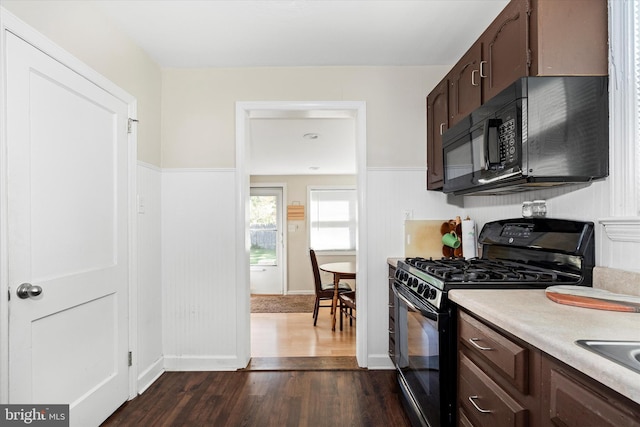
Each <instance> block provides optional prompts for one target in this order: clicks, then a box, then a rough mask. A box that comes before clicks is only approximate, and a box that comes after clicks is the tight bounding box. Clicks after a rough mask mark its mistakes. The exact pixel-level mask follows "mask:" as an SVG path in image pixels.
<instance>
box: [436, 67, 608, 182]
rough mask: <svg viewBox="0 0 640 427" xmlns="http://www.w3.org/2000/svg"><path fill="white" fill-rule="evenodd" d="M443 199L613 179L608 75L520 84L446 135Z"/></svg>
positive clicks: (540, 79)
mask: <svg viewBox="0 0 640 427" xmlns="http://www.w3.org/2000/svg"><path fill="white" fill-rule="evenodd" d="M442 149H443V162H444V165H443V166H444V187H443V191H444V192H445V193H453V194H471V193H475V194H502V193H507V192H514V191H522V190H526V189H536V188H541V187H548V186H553V185H559V184H568V183H579V182H589V181H592V180H594V179H599V178H604V177H606V176H608V174H609V96H608V78H607V77H606V76H567V77H565V76H562V77H523V78H521V79H518V80H517V81H516V82H515V83H513V84H512V85H511V86H509V87H508V88H506V89H505V90H503V91H502V92H500V93H499V94H498V95H496V96H495V97H494V98H492V99H490V100H489V101H487V102H486V103H485V104H483V105H482V106H481V107H479V108H478V109H477V110H475V111H474V112H473V113H471V114H470V115H469V116H467V117H465V118H464V119H462V120H461V121H460V122H459V123H457V124H456V125H455V126H453V127H451V128H450V129H448V130H447V131H446V132H444V134H443V135H442Z"/></svg>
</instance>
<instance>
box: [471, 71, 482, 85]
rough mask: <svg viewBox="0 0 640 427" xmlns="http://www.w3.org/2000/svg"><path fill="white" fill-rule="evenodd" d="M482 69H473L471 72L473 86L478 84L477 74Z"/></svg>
mask: <svg viewBox="0 0 640 427" xmlns="http://www.w3.org/2000/svg"><path fill="white" fill-rule="evenodd" d="M479 71H480V70H473V71H472V72H471V86H478V82H476V74H478V73H479Z"/></svg>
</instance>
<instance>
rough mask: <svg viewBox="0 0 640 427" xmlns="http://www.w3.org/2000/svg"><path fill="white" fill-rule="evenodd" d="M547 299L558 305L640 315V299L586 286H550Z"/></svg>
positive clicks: (547, 290)
mask: <svg viewBox="0 0 640 427" xmlns="http://www.w3.org/2000/svg"><path fill="white" fill-rule="evenodd" d="M545 293H546V295H547V298H549V299H550V300H551V301H553V302H557V303H558V304H566V305H572V306H576V307H585V308H593V309H596V310H609V311H624V312H629V313H640V297H637V296H633V295H623V294H616V293H613V292H609V291H605V290H604V289H594V288H589V287H585V286H569V285H559V286H550V287H548V288H547V289H546V291H545Z"/></svg>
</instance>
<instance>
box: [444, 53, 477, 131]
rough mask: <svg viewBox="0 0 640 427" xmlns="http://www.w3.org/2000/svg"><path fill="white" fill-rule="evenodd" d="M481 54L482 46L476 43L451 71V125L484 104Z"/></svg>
mask: <svg viewBox="0 0 640 427" xmlns="http://www.w3.org/2000/svg"><path fill="white" fill-rule="evenodd" d="M481 55H482V46H481V44H480V43H476V44H474V45H473V46H471V49H469V50H468V51H467V53H465V55H464V56H463V57H462V58H461V59H460V61H458V63H457V64H456V65H455V66H454V67H453V69H452V70H451V72H449V126H453V125H454V124H456V123H457V122H458V121H460V119H463V118H465V117H466V116H468V115H469V114H471V113H472V112H473V111H474V110H475V109H476V108H478V107H479V106H480V105H481V104H482V90H481V88H482V87H481V82H480V80H481V79H480V57H481Z"/></svg>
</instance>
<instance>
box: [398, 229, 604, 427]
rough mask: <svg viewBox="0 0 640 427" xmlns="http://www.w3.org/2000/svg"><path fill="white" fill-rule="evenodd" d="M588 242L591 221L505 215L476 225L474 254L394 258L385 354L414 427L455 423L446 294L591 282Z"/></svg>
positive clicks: (452, 333)
mask: <svg viewBox="0 0 640 427" xmlns="http://www.w3.org/2000/svg"><path fill="white" fill-rule="evenodd" d="M594 240H595V236H594V224H593V223H591V222H581V221H570V220H560V219H550V218H528V219H523V218H516V219H506V220H500V221H494V222H489V223H487V224H485V226H484V227H483V228H482V231H481V232H480V234H479V237H478V244H479V246H480V248H481V256H480V257H479V258H472V259H454V258H441V259H425V258H407V259H405V260H402V261H399V262H398V265H397V269H396V273H395V279H394V282H393V292H394V302H393V305H394V310H395V313H394V314H395V325H394V327H395V330H394V331H393V333H394V335H395V349H394V350H393V351H392V352H391V356H392V358H393V361H394V364H395V365H396V368H397V370H398V382H399V384H400V388H401V390H402V392H403V400H404V403H405V407H406V409H407V412H408V414H409V416H410V418H411V419H412V423H413V424H414V425H418V426H453V425H455V422H456V420H455V418H456V417H455V412H456V409H455V384H456V327H455V305H454V304H453V303H451V302H450V301H449V298H448V292H449V291H450V290H452V289H543V288H546V287H549V286H552V285H583V286H591V283H592V271H593V267H594V265H595V242H594Z"/></svg>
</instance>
